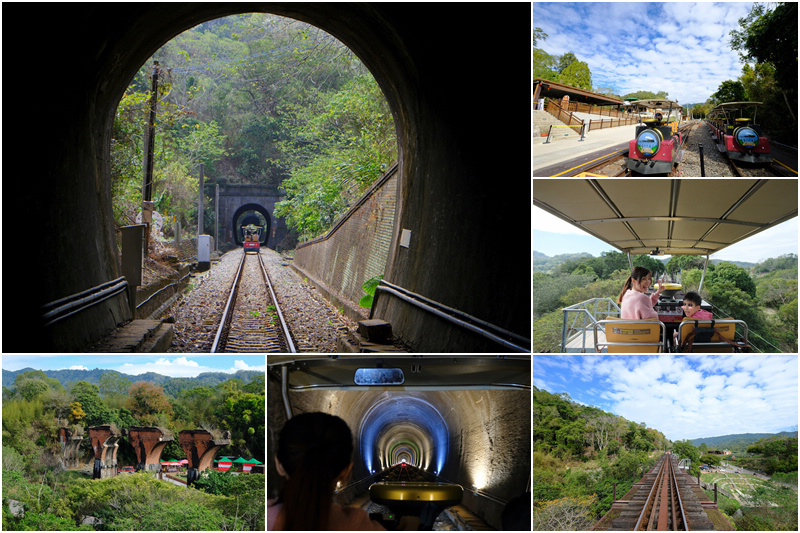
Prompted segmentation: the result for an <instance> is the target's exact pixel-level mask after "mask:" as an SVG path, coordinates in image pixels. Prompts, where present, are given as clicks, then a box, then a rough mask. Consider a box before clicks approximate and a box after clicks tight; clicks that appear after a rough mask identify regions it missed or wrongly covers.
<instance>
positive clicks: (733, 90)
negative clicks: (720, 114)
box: [711, 80, 747, 104]
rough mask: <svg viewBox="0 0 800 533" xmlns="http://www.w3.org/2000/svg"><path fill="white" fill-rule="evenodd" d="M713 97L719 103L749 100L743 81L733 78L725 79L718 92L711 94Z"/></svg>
mask: <svg viewBox="0 0 800 533" xmlns="http://www.w3.org/2000/svg"><path fill="white" fill-rule="evenodd" d="M711 98H713V99H714V101H715V102H716V103H718V104H721V103H723V102H744V101H746V100H747V96H746V95H745V91H744V85H742V82H740V81H733V80H726V81H723V82H722V83H721V84H720V86H719V88H718V89H717V92H715V93H714V94H712V95H711Z"/></svg>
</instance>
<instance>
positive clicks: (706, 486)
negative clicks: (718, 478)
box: [700, 481, 736, 500]
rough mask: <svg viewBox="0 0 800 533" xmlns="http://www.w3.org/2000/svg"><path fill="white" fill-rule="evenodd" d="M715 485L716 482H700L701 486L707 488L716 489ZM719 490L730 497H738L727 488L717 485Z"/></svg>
mask: <svg viewBox="0 0 800 533" xmlns="http://www.w3.org/2000/svg"><path fill="white" fill-rule="evenodd" d="M714 485H716V483H706V482H705V481H701V482H700V486H701V487H703V488H704V489H705V490H714ZM717 492H718V493H720V494H722V495H723V496H727V497H728V498H732V499H734V500H735V499H736V496H734V495H733V494H731V493H730V492H728V491H727V490H725V489H721V488H719V487H717Z"/></svg>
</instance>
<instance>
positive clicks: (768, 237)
mask: <svg viewBox="0 0 800 533" xmlns="http://www.w3.org/2000/svg"><path fill="white" fill-rule="evenodd" d="M531 210H532V212H533V216H532V220H533V222H532V228H533V249H534V250H536V251H537V252H541V253H543V254H545V255H549V256H550V257H552V256H554V255H558V254H565V253H578V252H588V253H590V254H592V255H593V256H595V257H598V256H600V254H601V253H602V252H604V251H614V250H616V251H619V250H617V249H616V248H614V247H613V246H611V245H608V244H606V243H604V242H603V241H601V240H600V239H598V238H596V237H592V236H591V235H589V234H588V233H586V232H584V231H582V230H580V229H578V228H576V227H575V226H573V225H572V224H569V223H567V222H565V221H563V220H561V219H560V218H558V217H556V216H554V215H551V214H550V213H547V212H546V211H542V210H541V209H539V208H538V207H535V206H533V207H532V208H531ZM797 224H798V219H797V218H796V217H795V218H792V219H791V220H787V221H786V222H784V223H782V224H778V225H777V226H775V227H773V228H770V229H768V230H764V231H762V232H761V233H759V234H757V235H754V236H752V237H750V238H749V239H745V240H743V241H741V242H738V243H736V244H732V245H731V246H728V247H727V248H725V249H723V250H721V251H719V252H717V253H715V254H713V255H712V256H711V259H725V260H729V261H747V262H750V263H758V262H759V261H763V260H764V259H768V258H770V257H778V256H779V255H783V254H788V253H792V254H796V253H797V249H798V246H797ZM663 257H664V258H666V259H669V256H668V255H665V256H663Z"/></svg>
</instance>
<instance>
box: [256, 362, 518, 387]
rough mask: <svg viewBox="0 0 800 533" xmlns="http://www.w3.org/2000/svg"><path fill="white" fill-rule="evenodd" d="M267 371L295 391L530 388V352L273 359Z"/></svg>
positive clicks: (268, 363)
mask: <svg viewBox="0 0 800 533" xmlns="http://www.w3.org/2000/svg"><path fill="white" fill-rule="evenodd" d="M267 372H268V373H269V375H270V376H271V377H272V378H273V379H275V380H276V381H278V382H281V381H282V380H283V377H284V374H285V377H286V386H287V388H288V390H290V391H304V390H314V389H335V390H370V389H371V390H446V389H453V390H468V389H471V390H484V389H525V390H527V389H530V387H531V358H530V355H529V354H521V355H518V356H516V355H511V356H493V355H455V356H419V355H415V354H405V353H391V354H389V353H387V354H381V355H367V354H338V355H299V354H294V355H268V356H267Z"/></svg>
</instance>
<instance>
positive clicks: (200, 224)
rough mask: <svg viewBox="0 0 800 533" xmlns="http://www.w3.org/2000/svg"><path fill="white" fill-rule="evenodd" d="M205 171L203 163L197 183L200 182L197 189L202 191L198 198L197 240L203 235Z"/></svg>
mask: <svg viewBox="0 0 800 533" xmlns="http://www.w3.org/2000/svg"><path fill="white" fill-rule="evenodd" d="M203 169H204V165H203V163H200V175H199V176H198V177H197V181H198V187H197V188H198V189H199V190H200V193H199V194H198V198H197V238H198V239H199V238H200V235H202V234H203V187H204V185H205V184H204V183H203V179H204V176H203Z"/></svg>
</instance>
